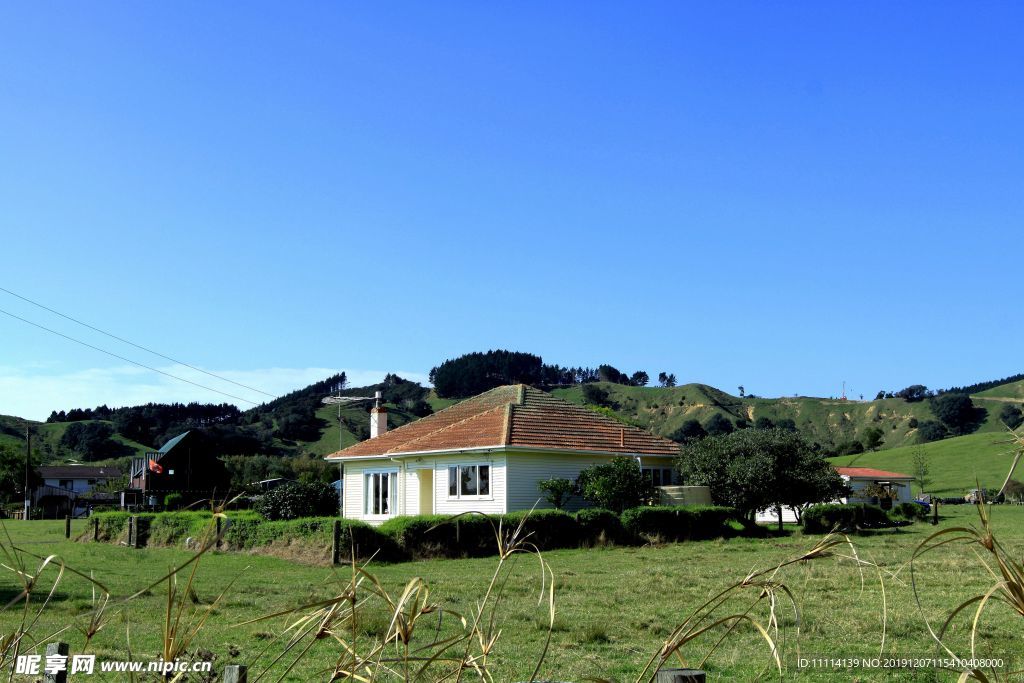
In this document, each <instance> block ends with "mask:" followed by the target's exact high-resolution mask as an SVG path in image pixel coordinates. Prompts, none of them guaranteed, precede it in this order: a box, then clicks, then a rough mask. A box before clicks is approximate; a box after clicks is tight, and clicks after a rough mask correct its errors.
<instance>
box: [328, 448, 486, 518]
mask: <svg viewBox="0 0 1024 683" xmlns="http://www.w3.org/2000/svg"><path fill="white" fill-rule="evenodd" d="M460 464H462V465H473V464H479V465H490V466H491V478H490V489H491V493H490V495H488V496H485V497H477V498H454V499H453V498H450V497H449V496H448V466H449V465H460ZM422 469H429V470H432V472H433V487H432V489H431V492H432V494H433V501H432V505H431V509H432V511H433V513H434V514H439V515H454V514H459V513H460V512H483V513H486V514H492V515H497V514H502V513H503V512H505V481H506V477H505V455H504V454H493V453H482V454H479V455H450V456H449V455H445V456H432V457H425V458H422V459H414V458H405V459H402V460H400V461H395V460H390V459H385V460H347V461H345V463H344V480H345V486H344V493H343V500H342V516H344V517H348V518H351V519H361V520H363V521H366V522H369V523H371V524H380V523H382V522H384V521H386V520H387V519H388V517H380V516H378V517H374V516H367V515H366V514H365V513H364V510H365V500H364V495H365V492H364V484H365V474H366V473H367V472H372V471H381V470H387V471H392V472H398V475H399V476H398V480H397V481H398V482H399V490H398V495H397V496H396V497H395V498H394V499H393V500H394V501H396V503H397V504H396V509H395V511H394V515H391V516H396V515H418V514H420V503H421V501H420V481H419V472H420V470H422Z"/></svg>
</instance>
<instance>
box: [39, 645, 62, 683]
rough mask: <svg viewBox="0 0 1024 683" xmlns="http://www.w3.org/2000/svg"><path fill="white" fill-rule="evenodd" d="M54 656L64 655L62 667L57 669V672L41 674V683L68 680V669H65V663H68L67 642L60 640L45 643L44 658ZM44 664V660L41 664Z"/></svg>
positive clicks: (58, 682)
mask: <svg viewBox="0 0 1024 683" xmlns="http://www.w3.org/2000/svg"><path fill="white" fill-rule="evenodd" d="M54 656H58V657H64V667H62V669H61V671H58V672H57V673H52V674H48V673H44V674H43V683H66V682H67V680H68V669H67V664H68V661H67V656H68V644H67V643H60V642H57V643H48V644H47V645H46V658H47V659H49V658H50V657H54ZM45 664H46V662H45V660H44V661H43V665H44V666H45ZM44 671H45V670H44Z"/></svg>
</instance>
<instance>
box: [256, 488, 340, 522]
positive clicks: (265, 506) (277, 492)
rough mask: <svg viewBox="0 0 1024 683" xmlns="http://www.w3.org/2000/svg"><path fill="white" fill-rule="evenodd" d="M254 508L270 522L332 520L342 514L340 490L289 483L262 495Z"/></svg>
mask: <svg viewBox="0 0 1024 683" xmlns="http://www.w3.org/2000/svg"><path fill="white" fill-rule="evenodd" d="M253 507H254V508H255V510H256V512H258V513H260V514H261V515H263V516H264V517H266V518H267V519H269V520H287V519H299V518H300V517H332V516H336V515H337V514H338V512H339V502H338V491H337V489H335V488H334V487H333V486H331V485H330V484H321V483H313V484H299V483H293V484H285V485H284V486H278V487H277V488H276V489H274V490H272V491H268V492H266V493H265V494H263V495H262V496H260V497H259V499H257V501H256V504H255V505H254V506H253Z"/></svg>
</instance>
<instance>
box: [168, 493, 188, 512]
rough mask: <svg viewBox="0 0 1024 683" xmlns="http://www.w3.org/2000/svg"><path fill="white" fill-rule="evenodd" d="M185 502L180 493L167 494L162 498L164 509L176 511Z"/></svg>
mask: <svg viewBox="0 0 1024 683" xmlns="http://www.w3.org/2000/svg"><path fill="white" fill-rule="evenodd" d="M184 502H185V496H183V495H181V494H180V493H168V494H167V495H166V496H164V509H165V510H177V509H178V508H180V507H181V504H182V503H184Z"/></svg>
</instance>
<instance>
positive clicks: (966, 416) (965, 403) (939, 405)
mask: <svg viewBox="0 0 1024 683" xmlns="http://www.w3.org/2000/svg"><path fill="white" fill-rule="evenodd" d="M931 408H932V413H933V414H934V415H935V417H937V418H938V419H939V422H941V423H942V424H943V425H944V426H945V427H946V429H948V430H949V431H950V432H951V433H953V434H969V433H971V432H973V431H974V430H976V429H977V428H978V426H979V425H980V424H981V421H982V420H983V419H984V417H985V411H984V410H983V409H979V408H976V407H975V405H974V402H973V401H971V397H970V396H968V395H966V394H942V395H941V396H936V397H935V398H933V399H931Z"/></svg>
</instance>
